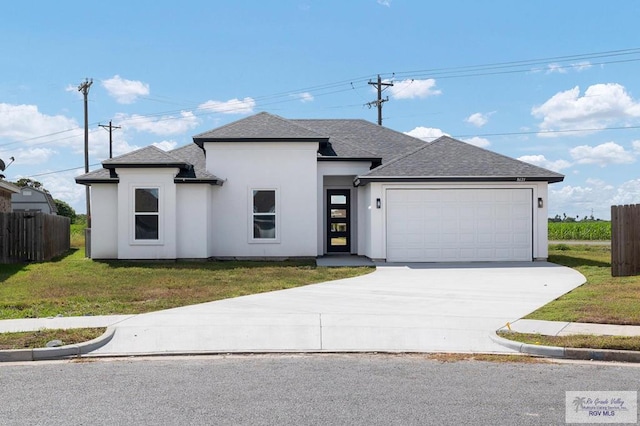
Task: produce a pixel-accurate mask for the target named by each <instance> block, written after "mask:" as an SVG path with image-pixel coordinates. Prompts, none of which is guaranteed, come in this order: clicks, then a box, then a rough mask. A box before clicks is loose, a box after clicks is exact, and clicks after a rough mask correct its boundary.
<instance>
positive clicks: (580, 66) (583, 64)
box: [571, 61, 593, 72]
mask: <svg viewBox="0 0 640 426" xmlns="http://www.w3.org/2000/svg"><path fill="white" fill-rule="evenodd" d="M571 66H572V67H573V69H574V70H576V71H578V72H581V71H584V70H588V69H589V68H591V67H592V66H593V65H591V62H589V61H582V62H578V63H575V64H571Z"/></svg>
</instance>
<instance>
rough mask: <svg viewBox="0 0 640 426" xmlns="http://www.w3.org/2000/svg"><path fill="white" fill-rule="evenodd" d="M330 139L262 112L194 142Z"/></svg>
mask: <svg viewBox="0 0 640 426" xmlns="http://www.w3.org/2000/svg"><path fill="white" fill-rule="evenodd" d="M328 139H329V138H328V137H327V136H324V135H322V134H319V133H317V132H315V131H313V130H310V129H307V128H306V127H303V126H300V125H297V124H295V123H294V122H293V121H292V120H287V119H284V118H282V117H279V116H277V115H273V114H269V113H267V112H261V113H259V114H256V115H252V116H250V117H247V118H243V119H241V120H238V121H234V122H233V123H229V124H226V125H224V126H222V127H218V128H217V129H213V130H210V131H208V132H204V133H200V134H199V135H196V136H194V137H193V141H194V142H195V143H196V144H198V145H200V146H202V144H203V143H204V142H260V141H283V142H285V141H310V142H320V141H327V140H328Z"/></svg>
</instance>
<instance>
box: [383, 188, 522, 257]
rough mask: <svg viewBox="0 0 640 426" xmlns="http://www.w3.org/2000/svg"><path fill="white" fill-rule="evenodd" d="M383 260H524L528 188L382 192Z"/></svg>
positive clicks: (388, 190)
mask: <svg viewBox="0 0 640 426" xmlns="http://www.w3.org/2000/svg"><path fill="white" fill-rule="evenodd" d="M386 195H387V196H386V200H387V202H386V209H387V210H386V214H387V261H389V262H468V261H517V260H518V261H529V260H532V257H533V243H532V241H533V237H532V234H533V220H532V215H533V213H532V190H531V189H387V194H386Z"/></svg>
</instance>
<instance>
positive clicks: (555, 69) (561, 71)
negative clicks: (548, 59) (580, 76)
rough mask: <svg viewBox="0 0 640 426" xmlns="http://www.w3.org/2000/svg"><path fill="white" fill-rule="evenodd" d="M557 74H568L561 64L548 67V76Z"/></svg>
mask: <svg viewBox="0 0 640 426" xmlns="http://www.w3.org/2000/svg"><path fill="white" fill-rule="evenodd" d="M554 72H557V73H559V74H566V73H567V70H566V68H564V67H563V66H562V65H560V64H549V65H547V74H551V73H554Z"/></svg>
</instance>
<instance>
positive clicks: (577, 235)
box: [549, 221, 611, 241]
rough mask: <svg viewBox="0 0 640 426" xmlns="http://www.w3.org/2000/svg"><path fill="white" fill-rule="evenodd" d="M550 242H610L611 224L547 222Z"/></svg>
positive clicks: (606, 222) (597, 222) (605, 222)
mask: <svg viewBox="0 0 640 426" xmlns="http://www.w3.org/2000/svg"><path fill="white" fill-rule="evenodd" d="M549 239H550V240H552V241H553V240H580V241H592V240H610V239H611V222H608V221H581V222H549Z"/></svg>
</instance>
